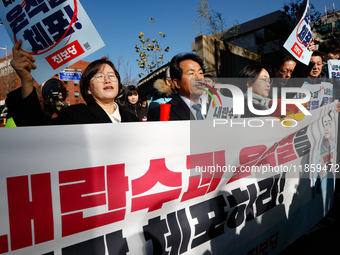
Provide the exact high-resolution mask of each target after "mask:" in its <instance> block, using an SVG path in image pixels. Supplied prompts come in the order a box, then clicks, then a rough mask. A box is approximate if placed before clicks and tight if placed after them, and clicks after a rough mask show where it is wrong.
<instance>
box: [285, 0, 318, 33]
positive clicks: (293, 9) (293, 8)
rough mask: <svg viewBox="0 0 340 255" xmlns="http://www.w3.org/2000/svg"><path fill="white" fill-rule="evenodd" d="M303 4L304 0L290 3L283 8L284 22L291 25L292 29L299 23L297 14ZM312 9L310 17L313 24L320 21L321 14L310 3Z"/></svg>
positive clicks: (292, 0) (295, 0) (293, 0)
mask: <svg viewBox="0 0 340 255" xmlns="http://www.w3.org/2000/svg"><path fill="white" fill-rule="evenodd" d="M302 3H303V0H291V1H290V2H289V3H286V4H284V5H283V7H282V12H283V17H282V18H283V20H284V22H285V23H286V24H288V25H290V26H291V27H295V26H296V25H297V23H298V22H299V21H298V19H297V17H296V14H297V12H298V10H299V8H300V6H301V4H302ZM309 8H310V17H311V19H310V20H311V23H314V22H315V21H318V20H320V18H321V13H320V12H318V11H316V10H315V7H314V5H313V4H312V3H310V2H309Z"/></svg>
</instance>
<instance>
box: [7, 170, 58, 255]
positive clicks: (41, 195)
mask: <svg viewBox="0 0 340 255" xmlns="http://www.w3.org/2000/svg"><path fill="white" fill-rule="evenodd" d="M29 181H30V185H29ZM7 194H8V213H9V224H10V233H11V238H10V240H11V248H12V250H17V249H21V248H24V247H27V246H31V245H33V241H32V240H33V239H32V238H33V234H32V225H31V220H33V226H34V240H35V244H39V243H43V242H47V241H50V240H53V238H54V230H53V209H52V193H51V179H50V173H44V174H35V175H31V177H30V180H29V177H28V176H18V177H11V178H7Z"/></svg>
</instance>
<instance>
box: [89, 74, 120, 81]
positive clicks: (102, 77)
mask: <svg viewBox="0 0 340 255" xmlns="http://www.w3.org/2000/svg"><path fill="white" fill-rule="evenodd" d="M106 76H107V78H108V79H110V80H111V81H117V80H118V79H117V77H116V75H115V73H108V74H107V75H105V74H103V73H97V74H95V75H94V78H96V80H97V81H98V82H104V81H105V77H106Z"/></svg>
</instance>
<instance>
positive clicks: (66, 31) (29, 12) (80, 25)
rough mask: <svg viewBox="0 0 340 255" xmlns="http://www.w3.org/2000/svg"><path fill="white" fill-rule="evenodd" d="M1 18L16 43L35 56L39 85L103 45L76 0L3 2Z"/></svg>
mask: <svg viewBox="0 0 340 255" xmlns="http://www.w3.org/2000/svg"><path fill="white" fill-rule="evenodd" d="M0 18H1V20H2V22H3V24H4V26H5V28H6V31H7V33H8V35H9V37H10V38H11V40H12V42H13V44H15V43H16V42H18V41H19V40H20V39H22V40H23V43H22V45H21V49H22V50H23V51H25V52H28V53H29V54H31V55H33V56H34V58H35V64H36V65H37V68H36V69H34V70H31V74H32V76H33V78H34V79H35V80H36V81H37V83H38V84H41V83H43V82H45V81H46V80H47V79H48V78H50V77H52V76H53V75H54V74H55V73H57V72H58V71H59V70H62V69H64V68H66V67H67V66H70V65H71V64H72V63H75V62H77V61H78V60H80V59H82V58H84V57H86V56H88V55H89V54H91V53H93V52H95V51H96V50H98V49H100V48H102V47H103V46H104V42H103V41H102V39H101V38H100V36H99V34H98V32H97V30H96V29H95V27H94V26H93V24H92V22H91V21H90V19H89V17H88V16H87V14H86V13H85V10H84V9H83V7H82V5H81V4H80V2H79V1H76V0H73V1H72V0H62V1H56V0H53V1H24V2H23V3H18V2H14V1H2V2H1V3H0Z"/></svg>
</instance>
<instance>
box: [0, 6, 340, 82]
mask: <svg viewBox="0 0 340 255" xmlns="http://www.w3.org/2000/svg"><path fill="white" fill-rule="evenodd" d="M80 2H81V4H82V5H83V7H84V9H85V11H86V12H87V14H88V16H89V17H90V19H91V21H92V22H93V24H94V26H95V27H96V29H97V30H98V32H99V34H100V36H101V37H102V39H103V41H104V43H105V45H106V46H105V47H103V48H102V49H100V50H98V51H97V52H95V53H93V54H91V55H90V56H88V57H86V58H85V59H84V60H86V61H93V60H95V59H98V58H101V57H103V56H109V58H110V60H112V61H113V62H114V63H115V64H116V63H117V59H118V58H119V57H121V58H122V60H124V63H123V66H124V64H125V65H126V63H127V62H128V63H129V66H130V67H132V75H133V77H137V75H138V73H140V72H141V69H139V68H138V64H137V61H136V59H137V58H138V54H137V53H136V52H135V45H136V44H140V42H139V39H138V34H139V32H141V31H143V32H144V33H145V37H151V36H152V22H151V21H150V20H149V19H150V17H152V18H154V19H155V22H154V23H153V29H154V32H155V34H156V33H158V32H163V33H164V34H165V35H166V37H165V38H163V39H162V42H161V46H162V47H164V48H165V47H166V46H169V47H170V51H169V52H168V53H165V55H164V60H165V61H166V62H167V61H170V60H171V58H172V57H173V56H174V55H176V54H177V53H180V52H188V51H191V42H193V41H194V40H195V34H194V33H193V23H194V21H195V19H196V17H197V13H196V12H195V9H196V8H197V7H198V6H199V5H198V2H197V0H161V1H158V0H144V1H136V0H125V1H112V0H101V1H88V0H87V1H80ZM288 2H290V1H287V0H274V1H273V0H271V1H268V0H256V1H251V0H235V1H226V0H224V1H223V0H209V4H210V7H211V8H212V9H213V10H215V11H217V12H221V13H222V16H223V18H224V19H225V23H226V25H225V28H229V27H231V26H232V25H233V24H234V23H236V21H238V22H239V23H240V24H241V23H244V22H247V21H250V20H252V19H255V18H257V17H260V16H263V15H266V14H268V13H271V12H274V11H277V10H282V7H283V5H284V3H288ZM310 2H311V3H312V4H313V5H314V7H315V8H316V10H317V11H319V12H320V13H321V14H324V9H325V5H328V6H332V4H333V2H334V0H324V1H320V0H318V1H317V0H311V1H310ZM321 2H322V3H321ZM335 7H336V9H339V7H340V6H335ZM156 38H157V37H156ZM4 45H7V46H8V48H9V51H11V47H12V46H13V44H12V42H11V40H10V39H9V37H8V35H7V33H6V30H5V28H4V27H3V26H0V47H3V46H4ZM4 56H5V53H4V51H3V50H0V57H4ZM120 72H121V73H122V72H123V70H122V69H121V70H120Z"/></svg>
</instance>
